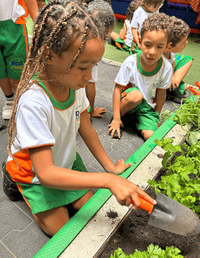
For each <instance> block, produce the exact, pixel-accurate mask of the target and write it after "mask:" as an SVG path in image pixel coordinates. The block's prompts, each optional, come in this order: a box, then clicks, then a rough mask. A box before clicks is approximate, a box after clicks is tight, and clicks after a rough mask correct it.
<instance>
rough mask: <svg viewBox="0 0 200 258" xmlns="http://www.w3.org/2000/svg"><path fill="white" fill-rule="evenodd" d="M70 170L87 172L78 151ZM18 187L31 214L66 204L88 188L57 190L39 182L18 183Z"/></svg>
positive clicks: (84, 192)
mask: <svg viewBox="0 0 200 258" xmlns="http://www.w3.org/2000/svg"><path fill="white" fill-rule="evenodd" d="M72 170H77V171H82V172H87V169H86V167H85V166H84V164H83V161H82V159H81V157H80V155H79V154H78V153H76V160H75V161H74V164H73V166H72ZM18 187H19V189H20V190H21V191H20V192H22V195H23V197H24V198H25V201H26V203H27V204H28V206H29V207H30V209H31V211H32V214H36V213H38V212H43V211H46V210H51V209H53V208H56V207H61V206H64V205H67V204H69V203H72V202H74V201H76V200H77V199H79V198H80V197H82V196H83V195H85V194H86V193H87V192H88V190H58V189H52V188H47V187H45V186H42V185H39V184H18Z"/></svg>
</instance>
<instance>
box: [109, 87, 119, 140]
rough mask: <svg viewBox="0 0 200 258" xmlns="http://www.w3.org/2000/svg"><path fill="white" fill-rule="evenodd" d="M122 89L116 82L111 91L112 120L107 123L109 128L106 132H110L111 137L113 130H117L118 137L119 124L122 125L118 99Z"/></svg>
mask: <svg viewBox="0 0 200 258" xmlns="http://www.w3.org/2000/svg"><path fill="white" fill-rule="evenodd" d="M122 91H123V87H122V86H121V85H119V84H116V85H115V89H114V93H113V121H112V122H111V124H110V125H109V127H110V128H109V130H108V134H111V138H113V135H114V133H115V131H117V134H118V137H119V138H120V126H122V127H123V123H122V121H121V115H120V104H121V101H120V99H121V93H122Z"/></svg>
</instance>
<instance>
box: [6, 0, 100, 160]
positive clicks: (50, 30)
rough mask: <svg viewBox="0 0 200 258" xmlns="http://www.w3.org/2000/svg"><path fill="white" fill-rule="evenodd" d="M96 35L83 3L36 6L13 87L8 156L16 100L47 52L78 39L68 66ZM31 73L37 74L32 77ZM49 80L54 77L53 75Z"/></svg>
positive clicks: (67, 1) (62, 48)
mask: <svg viewBox="0 0 200 258" xmlns="http://www.w3.org/2000/svg"><path fill="white" fill-rule="evenodd" d="M97 37H99V31H98V28H97V27H96V25H95V24H94V22H93V21H92V19H91V17H90V16H89V15H88V14H87V10H86V9H85V8H84V6H82V5H81V4H76V3H75V1H70V0H52V1H50V2H49V3H48V4H47V5H45V6H44V7H43V8H42V9H40V11H39V12H38V15H37V17H36V20H35V23H34V29H33V38H32V42H31V44H30V46H29V53H28V57H27V61H26V63H25V65H24V69H23V72H22V75H21V79H20V82H19V84H18V87H17V91H16V95H15V101H14V104H13V110H12V115H11V118H10V121H9V125H8V135H9V143H8V154H9V155H12V154H11V146H12V144H14V139H15V137H17V129H16V112H17V104H18V101H19V99H20V97H21V95H22V94H23V93H24V92H25V91H27V90H28V89H29V88H30V87H31V86H32V85H33V84H34V83H35V82H36V81H37V80H38V78H39V75H40V72H41V71H44V69H45V66H46V64H47V61H48V59H49V58H50V56H51V53H55V54H56V55H58V56H59V57H60V56H61V54H62V52H64V51H67V50H68V49H69V48H70V46H71V45H72V44H73V43H74V42H75V40H76V39H77V38H80V39H81V45H80V47H79V50H78V52H77V54H76V55H75V57H74V59H73V61H72V63H71V65H70V69H71V68H72V67H73V66H74V64H75V62H76V60H77V58H78V56H79V54H80V53H81V52H82V51H83V49H84V46H85V43H86V41H87V40H88V39H92V38H97ZM70 69H69V71H70ZM69 71H67V73H68V72H69ZM35 74H37V76H36V77H34V79H33V76H34V75H35ZM63 76H64V75H63ZM52 80H56V78H55V79H51V81H52ZM43 81H44V80H43ZM48 81H50V80H48Z"/></svg>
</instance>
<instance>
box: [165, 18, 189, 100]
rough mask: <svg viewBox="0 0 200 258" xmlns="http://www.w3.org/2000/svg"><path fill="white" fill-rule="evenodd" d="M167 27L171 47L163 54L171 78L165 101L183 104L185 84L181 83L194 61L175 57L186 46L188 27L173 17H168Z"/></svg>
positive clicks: (184, 57) (181, 56)
mask: <svg viewBox="0 0 200 258" xmlns="http://www.w3.org/2000/svg"><path fill="white" fill-rule="evenodd" d="M169 25H170V29H171V36H172V39H171V45H170V47H169V48H168V49H167V51H165V52H164V55H165V57H166V58H167V59H168V60H169V62H170V63H171V64H172V70H173V76H172V82H171V87H170V88H169V89H168V90H167V99H169V100H172V101H174V102H176V103H179V104H180V103H181V101H182V103H184V102H185V100H183V98H184V92H185V90H186V89H187V87H186V85H185V83H184V82H183V81H182V80H183V78H184V77H185V75H186V74H187V72H188V71H189V69H190V67H191V66H192V62H193V60H194V58H193V57H191V56H188V55H177V53H180V52H182V51H183V49H184V48H185V46H186V45H187V44H188V41H187V38H188V35H189V33H190V27H189V26H188V25H187V23H186V22H184V21H183V20H181V19H178V18H176V17H175V16H172V17H169Z"/></svg>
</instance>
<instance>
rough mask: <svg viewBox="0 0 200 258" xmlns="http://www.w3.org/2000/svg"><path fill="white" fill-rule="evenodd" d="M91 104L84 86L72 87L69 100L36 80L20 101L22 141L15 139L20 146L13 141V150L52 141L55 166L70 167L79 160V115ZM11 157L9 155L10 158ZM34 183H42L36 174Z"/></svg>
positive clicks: (19, 131) (17, 123)
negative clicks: (60, 99) (76, 88)
mask: <svg viewBox="0 0 200 258" xmlns="http://www.w3.org/2000/svg"><path fill="white" fill-rule="evenodd" d="M40 84H41V83H40ZM88 106H89V103H88V100H87V98H86V97H85V94H84V93H83V89H80V90H77V91H73V90H70V96H69V98H68V99H67V101H65V102H58V101H56V100H55V99H54V98H53V97H52V96H51V95H50V93H49V92H48V91H47V89H46V88H45V86H44V85H43V84H41V85H37V84H34V85H33V86H31V88H30V89H29V90H27V91H26V92H25V93H23V95H22V96H21V98H20V100H19V103H18V109H17V114H16V125H17V138H18V140H19V141H18V140H17V139H15V142H14V144H15V146H16V147H17V148H16V147H14V146H13V145H12V148H11V151H12V153H13V154H14V153H15V152H18V151H19V150H23V149H28V148H33V147H39V146H47V145H52V152H53V159H54V164H55V166H58V167H64V168H69V169H71V167H72V165H73V163H74V161H75V160H76V136H77V132H78V129H79V126H80V115H81V113H82V112H84V111H86V110H87V108H88ZM11 159H12V158H11V157H8V161H9V160H11ZM33 171H34V168H33ZM32 183H39V180H38V178H37V177H36V175H35V176H34V178H33V180H32Z"/></svg>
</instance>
